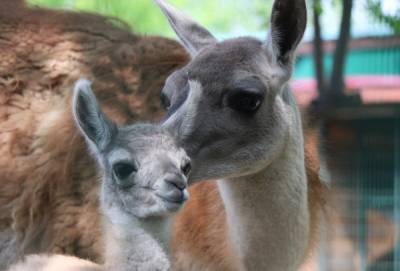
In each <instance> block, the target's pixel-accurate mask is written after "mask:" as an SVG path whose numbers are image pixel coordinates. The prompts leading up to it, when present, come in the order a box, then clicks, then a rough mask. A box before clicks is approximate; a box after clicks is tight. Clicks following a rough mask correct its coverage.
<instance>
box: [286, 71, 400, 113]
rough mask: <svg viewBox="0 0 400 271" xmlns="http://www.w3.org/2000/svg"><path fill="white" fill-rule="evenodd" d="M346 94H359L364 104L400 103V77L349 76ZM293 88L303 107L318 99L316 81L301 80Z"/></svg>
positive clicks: (294, 83) (294, 82)
mask: <svg viewBox="0 0 400 271" xmlns="http://www.w3.org/2000/svg"><path fill="white" fill-rule="evenodd" d="M345 84H346V93H348V94H353V93H358V94H359V95H360V97H361V100H362V101H363V103H364V104H373V103H400V76H397V75H393V76H384V75H379V76H376V75H371V76H365V75H363V76H348V77H347V78H346V79H345ZM291 87H292V89H293V91H294V94H295V96H296V99H297V102H298V103H299V104H300V105H301V106H307V105H308V104H309V103H310V102H311V101H312V100H314V99H315V98H316V97H317V84H316V81H315V80H314V79H299V80H293V81H292V82H291Z"/></svg>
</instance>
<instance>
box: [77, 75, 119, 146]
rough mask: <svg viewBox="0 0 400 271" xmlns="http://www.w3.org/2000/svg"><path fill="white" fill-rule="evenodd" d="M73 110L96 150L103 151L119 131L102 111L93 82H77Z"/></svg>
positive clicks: (87, 138) (80, 127) (80, 126)
mask: <svg viewBox="0 0 400 271" xmlns="http://www.w3.org/2000/svg"><path fill="white" fill-rule="evenodd" d="M72 111H73V114H74V119H75V122H76V124H77V126H78V128H79V130H80V131H81V133H82V134H83V135H84V136H85V138H86V140H87V141H88V142H89V144H90V147H91V148H94V149H93V150H94V151H102V150H104V148H105V147H106V146H107V145H108V144H109V143H110V142H111V139H112V138H113V136H114V135H115V134H116V133H117V127H116V125H115V124H114V123H113V122H112V121H110V120H109V119H108V118H107V117H106V116H105V115H104V113H103V112H102V111H101V109H100V107H99V105H98V103H97V99H96V97H95V96H94V94H93V91H92V89H91V82H90V81H88V80H86V79H79V80H78V81H77V82H76V83H75V87H74V96H73V102H72Z"/></svg>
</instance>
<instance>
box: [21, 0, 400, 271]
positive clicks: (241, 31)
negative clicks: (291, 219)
mask: <svg viewBox="0 0 400 271" xmlns="http://www.w3.org/2000/svg"><path fill="white" fill-rule="evenodd" d="M28 2H29V3H30V4H31V5H40V6H46V7H50V8H60V9H71V10H80V11H89V12H95V13H100V14H103V15H108V16H113V17H116V18H118V19H119V20H121V22H117V21H115V23H122V22H123V23H124V24H127V25H128V27H129V28H130V29H132V30H133V31H135V32H138V33H142V34H146V35H162V36H167V37H174V35H173V33H172V31H171V30H170V28H169V26H168V24H167V22H166V20H165V19H164V16H162V15H161V12H160V11H159V9H158V8H156V6H155V5H154V3H153V2H152V1H149V0H118V1H110V0H108V1H107V0H86V1H85V0H30V1H28ZM170 2H171V3H173V4H174V5H175V6H177V7H179V8H180V9H182V10H184V11H185V12H186V13H188V14H190V15H191V16H192V17H194V18H196V20H197V21H199V22H201V23H202V24H203V25H205V26H206V27H208V28H209V29H210V30H211V31H212V32H213V33H215V35H216V36H217V37H218V38H220V39H223V38H228V37H235V36H238V35H251V36H257V37H259V38H264V37H265V36H266V29H267V25H268V20H267V19H268V14H269V11H270V9H271V6H272V1H268V0H252V1H247V0H236V1H228V0H203V1H194V0H170ZM399 34H400V1H398V0H382V1H379V0H343V1H339V0H336V1H335V0H314V1H309V27H308V29H307V32H306V35H305V38H304V42H303V44H302V45H301V46H300V49H299V53H298V58H297V62H296V69H295V74H294V79H293V81H292V82H291V87H292V89H293V91H294V93H295V95H296V97H297V100H298V103H299V104H300V106H301V107H302V108H303V110H304V111H307V112H309V113H311V116H312V118H311V119H310V123H311V125H312V126H313V127H314V128H315V129H316V130H318V131H319V132H320V135H321V143H320V152H321V154H322V158H323V168H322V170H321V175H322V176H323V178H324V180H326V182H328V183H329V185H330V186H331V193H330V195H331V197H332V198H331V206H330V209H331V212H330V215H329V217H328V218H327V221H326V222H327V223H326V227H325V228H324V233H323V238H322V240H321V244H320V246H319V250H318V253H316V255H315V257H314V259H313V260H312V261H310V264H309V265H308V266H307V267H305V269H306V270H335V271H336V270H349V271H350V270H371V271H372V270H385V271H386V270H400V245H399V234H400V36H399Z"/></svg>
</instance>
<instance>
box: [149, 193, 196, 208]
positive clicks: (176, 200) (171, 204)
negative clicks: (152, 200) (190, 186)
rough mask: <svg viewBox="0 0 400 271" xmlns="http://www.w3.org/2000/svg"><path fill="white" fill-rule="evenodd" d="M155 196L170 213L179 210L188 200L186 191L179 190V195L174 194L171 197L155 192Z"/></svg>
mask: <svg viewBox="0 0 400 271" xmlns="http://www.w3.org/2000/svg"><path fill="white" fill-rule="evenodd" d="M177 190H178V189H177ZM177 194H178V195H177ZM156 196H157V197H158V198H159V199H161V201H162V202H163V203H164V205H165V207H166V208H167V209H168V210H170V211H177V210H179V209H180V208H181V207H182V206H183V204H184V203H185V202H186V201H187V200H188V198H189V194H188V192H187V189H184V190H180V193H174V194H173V195H168V194H166V193H161V192H157V193H156Z"/></svg>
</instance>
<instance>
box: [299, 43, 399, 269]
mask: <svg viewBox="0 0 400 271" xmlns="http://www.w3.org/2000/svg"><path fill="white" fill-rule="evenodd" d="M311 49H312V47H311V44H305V45H304V46H303V48H302V50H301V51H300V56H299V58H298V62H297V67H296V72H297V73H296V76H295V81H294V83H293V84H292V87H293V88H294V91H295V93H296V96H297V98H298V101H299V103H300V104H302V105H303V106H306V105H307V104H308V103H309V102H310V101H311V100H312V99H313V98H315V97H316V96H317V93H316V92H317V91H316V83H315V81H314V80H313V79H312V78H313V74H312V73H311V72H310V70H312V55H311V54H312V51H311ZM326 50H327V51H328V54H327V57H326V59H324V61H325V64H329V63H330V62H331V61H332V55H331V54H329V52H331V51H330V50H333V43H330V42H328V43H327V47H326ZM327 67H329V65H327ZM345 70H346V91H345V93H346V95H347V96H358V97H357V99H356V100H358V101H359V103H357V104H352V105H344V104H342V105H340V106H338V107H336V108H335V109H334V110H333V111H331V112H329V114H328V116H327V118H326V119H324V125H323V127H322V131H321V132H322V138H323V140H322V143H321V152H322V153H324V154H325V157H326V159H327V166H328V169H329V172H330V178H329V180H330V182H331V186H332V192H331V196H332V201H331V202H332V208H331V209H332V211H333V212H332V215H331V216H330V217H329V218H328V222H329V223H328V224H329V225H330V227H328V228H327V230H326V232H325V237H324V238H323V240H322V244H321V253H320V254H319V264H318V265H319V270H322V271H324V270H334V271H347V270H348V271H350V270H369V271H372V270H374V271H378V270H379V271H381V270H384V271H389V270H400V246H399V233H400V38H399V37H376V38H363V39H358V40H353V41H352V42H351V43H350V52H349V56H348V58H347V62H346V69H345ZM353 100H354V99H353Z"/></svg>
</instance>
